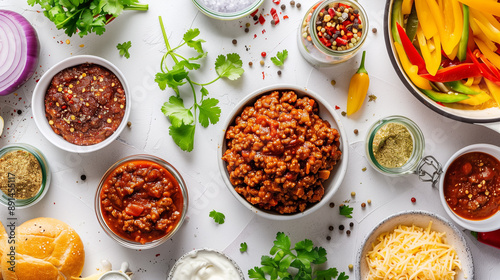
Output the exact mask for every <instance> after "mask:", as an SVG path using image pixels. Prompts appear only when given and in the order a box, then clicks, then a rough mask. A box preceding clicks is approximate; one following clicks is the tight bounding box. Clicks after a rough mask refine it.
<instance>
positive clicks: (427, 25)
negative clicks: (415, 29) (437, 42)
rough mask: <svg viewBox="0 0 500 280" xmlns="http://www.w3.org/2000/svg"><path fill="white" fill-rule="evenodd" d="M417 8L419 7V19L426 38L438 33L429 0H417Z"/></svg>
mask: <svg viewBox="0 0 500 280" xmlns="http://www.w3.org/2000/svg"><path fill="white" fill-rule="evenodd" d="M415 8H416V9H417V15H418V21H419V23H420V26H421V28H422V30H423V32H424V34H425V38H426V39H430V38H432V37H433V36H434V35H436V34H437V33H438V30H437V26H436V23H435V21H434V17H433V15H432V13H431V10H430V9H429V5H427V1H426V0H415Z"/></svg>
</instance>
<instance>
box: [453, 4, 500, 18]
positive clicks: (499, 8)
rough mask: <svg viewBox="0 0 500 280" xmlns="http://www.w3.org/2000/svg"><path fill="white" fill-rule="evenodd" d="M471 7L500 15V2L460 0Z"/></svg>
mask: <svg viewBox="0 0 500 280" xmlns="http://www.w3.org/2000/svg"><path fill="white" fill-rule="evenodd" d="M458 1H460V2H462V3H463V4H465V5H467V6H469V7H470V8H473V9H476V10H479V11H481V12H483V13H487V14H492V15H495V16H497V17H498V16H500V3H498V2H497V1H489V0H458Z"/></svg>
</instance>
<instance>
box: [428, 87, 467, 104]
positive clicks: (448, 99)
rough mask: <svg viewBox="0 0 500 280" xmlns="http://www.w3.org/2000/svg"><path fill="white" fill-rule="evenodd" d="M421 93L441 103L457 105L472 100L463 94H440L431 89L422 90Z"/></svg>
mask: <svg viewBox="0 0 500 280" xmlns="http://www.w3.org/2000/svg"><path fill="white" fill-rule="evenodd" d="M420 91H422V92H423V93H424V94H425V95H427V96H428V97H429V98H430V99H432V100H434V101H436V102H441V103H455V102H458V101H462V100H465V99H468V98H470V97H468V96H467V95H465V94H461V93H453V94H448V93H439V92H435V91H433V90H430V89H420Z"/></svg>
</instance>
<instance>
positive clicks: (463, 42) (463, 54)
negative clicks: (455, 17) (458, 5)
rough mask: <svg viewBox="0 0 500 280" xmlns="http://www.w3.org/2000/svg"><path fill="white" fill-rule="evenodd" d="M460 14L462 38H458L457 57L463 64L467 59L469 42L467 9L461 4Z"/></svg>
mask: <svg viewBox="0 0 500 280" xmlns="http://www.w3.org/2000/svg"><path fill="white" fill-rule="evenodd" d="M462 12H463V15H464V18H463V26H462V37H461V38H460V43H459V44H458V53H457V57H458V59H459V60H460V61H462V62H463V61H465V59H466V58H467V42H468V41H469V7H468V6H467V5H465V4H462Z"/></svg>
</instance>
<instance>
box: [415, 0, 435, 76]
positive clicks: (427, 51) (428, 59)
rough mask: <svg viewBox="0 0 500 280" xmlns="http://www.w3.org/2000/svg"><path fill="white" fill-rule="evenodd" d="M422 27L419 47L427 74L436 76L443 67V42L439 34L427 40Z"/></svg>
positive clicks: (418, 38)
mask: <svg viewBox="0 0 500 280" xmlns="http://www.w3.org/2000/svg"><path fill="white" fill-rule="evenodd" d="M416 1H420V0H416ZM420 22H421V21H420ZM421 26H422V25H419V27H418V28H417V41H418V45H419V46H420V52H421V53H422V56H423V58H424V61H425V68H426V69H427V72H429V74H431V75H432V76H434V75H436V72H437V71H438V69H439V66H440V65H441V42H440V41H439V35H438V34H437V33H436V34H434V36H433V37H432V38H431V39H429V40H427V39H426V38H425V35H424V32H423V30H422V28H421ZM432 47H434V49H432ZM419 69H420V68H419Z"/></svg>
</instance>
